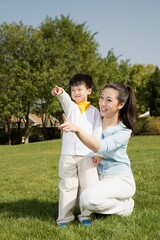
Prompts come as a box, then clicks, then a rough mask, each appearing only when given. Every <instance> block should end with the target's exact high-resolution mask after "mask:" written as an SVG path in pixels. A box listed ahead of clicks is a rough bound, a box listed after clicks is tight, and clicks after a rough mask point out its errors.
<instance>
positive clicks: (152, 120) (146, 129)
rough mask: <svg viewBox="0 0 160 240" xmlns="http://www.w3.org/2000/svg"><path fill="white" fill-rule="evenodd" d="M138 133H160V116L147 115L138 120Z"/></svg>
mask: <svg viewBox="0 0 160 240" xmlns="http://www.w3.org/2000/svg"><path fill="white" fill-rule="evenodd" d="M137 131H138V134H160V117H147V118H143V119H142V118H141V119H138V120H137Z"/></svg>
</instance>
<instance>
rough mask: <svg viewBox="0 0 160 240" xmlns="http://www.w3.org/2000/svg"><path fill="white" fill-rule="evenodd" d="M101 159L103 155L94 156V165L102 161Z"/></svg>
mask: <svg viewBox="0 0 160 240" xmlns="http://www.w3.org/2000/svg"><path fill="white" fill-rule="evenodd" d="M101 159H102V157H100V156H94V157H93V164H94V166H98V164H99V163H100V161H101Z"/></svg>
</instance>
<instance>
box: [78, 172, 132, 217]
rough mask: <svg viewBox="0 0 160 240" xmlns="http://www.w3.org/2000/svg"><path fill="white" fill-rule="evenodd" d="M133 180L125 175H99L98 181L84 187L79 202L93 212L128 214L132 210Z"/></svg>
mask: <svg viewBox="0 0 160 240" xmlns="http://www.w3.org/2000/svg"><path fill="white" fill-rule="evenodd" d="M135 190H136V187H135V181H134V179H133V178H132V177H128V176H127V177H126V176H108V177H104V176H100V181H99V182H98V183H96V184H94V185H92V186H89V187H88V188H86V189H85V190H84V191H83V192H82V194H81V196H80V204H81V205H82V206H83V207H84V208H85V209H88V210H90V211H92V212H95V213H101V214H118V215H122V216H128V215H130V214H131V212H132V211H133V207H134V200H133V199H132V197H133V195H134V193H135Z"/></svg>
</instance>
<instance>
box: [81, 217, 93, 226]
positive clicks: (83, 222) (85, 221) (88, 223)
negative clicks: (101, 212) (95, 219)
mask: <svg viewBox="0 0 160 240" xmlns="http://www.w3.org/2000/svg"><path fill="white" fill-rule="evenodd" d="M91 224H92V223H91V220H90V219H85V220H82V222H81V225H82V226H84V227H88V226H90V225H91Z"/></svg>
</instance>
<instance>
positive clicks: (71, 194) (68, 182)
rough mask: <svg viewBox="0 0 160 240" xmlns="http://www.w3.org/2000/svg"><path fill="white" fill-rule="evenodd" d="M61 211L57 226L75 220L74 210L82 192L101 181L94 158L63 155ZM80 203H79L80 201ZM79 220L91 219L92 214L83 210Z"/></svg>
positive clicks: (60, 164) (61, 166) (61, 158)
mask: <svg viewBox="0 0 160 240" xmlns="http://www.w3.org/2000/svg"><path fill="white" fill-rule="evenodd" d="M59 179H60V182H59V211H58V219H57V224H59V223H62V222H70V221H72V220H74V215H73V210H74V208H75V206H76V203H77V197H79V195H80V194H81V192H82V191H83V190H84V189H85V188H87V187H89V186H91V185H94V184H95V183H97V182H98V181H99V179H98V173H97V168H96V167H95V166H94V165H93V158H92V157H86V156H70V155H61V157H60V161H59ZM78 202H79V201H78ZM79 207H80V210H81V214H80V215H79V220H80V221H82V220H83V219H87V218H89V216H90V214H91V212H90V211H89V210H86V209H85V208H84V207H83V208H82V207H81V205H80V204H79Z"/></svg>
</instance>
